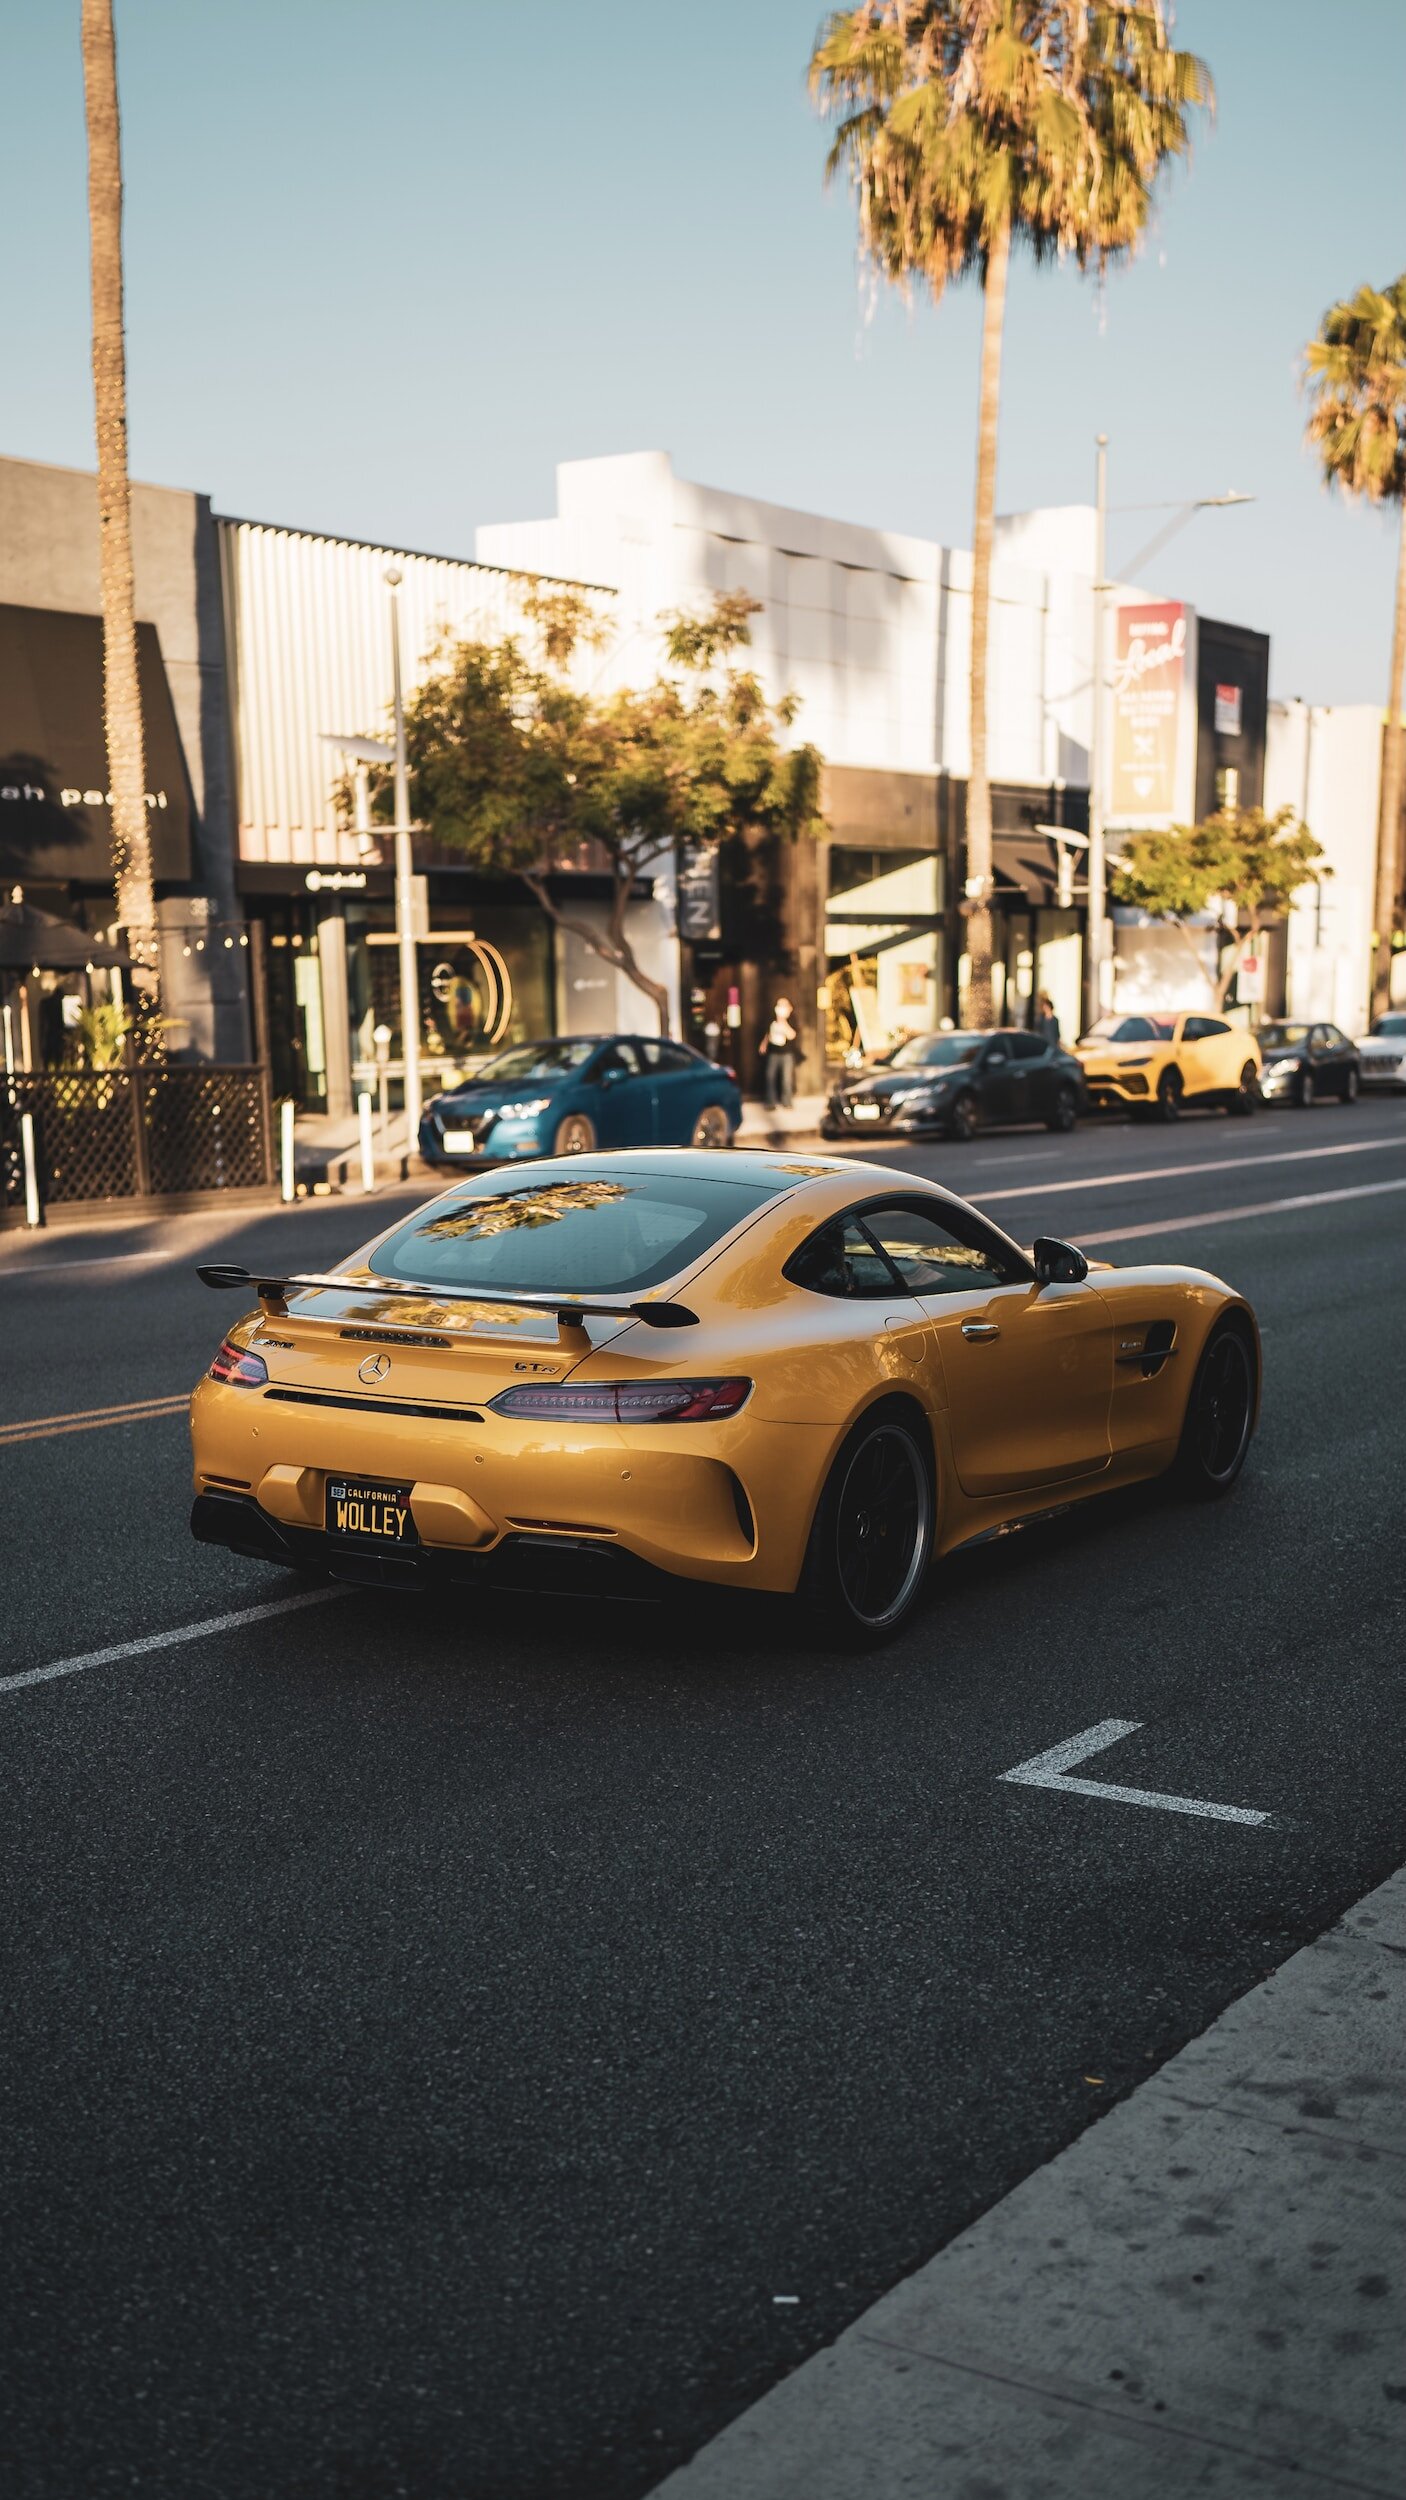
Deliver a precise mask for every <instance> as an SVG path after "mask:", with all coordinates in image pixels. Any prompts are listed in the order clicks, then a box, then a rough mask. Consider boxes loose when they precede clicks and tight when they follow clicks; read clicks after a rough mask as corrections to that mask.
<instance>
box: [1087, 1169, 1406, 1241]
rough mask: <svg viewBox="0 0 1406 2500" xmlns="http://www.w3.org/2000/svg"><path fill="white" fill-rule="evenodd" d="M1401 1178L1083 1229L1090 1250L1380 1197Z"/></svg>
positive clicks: (1405, 1186)
mask: <svg viewBox="0 0 1406 2500" xmlns="http://www.w3.org/2000/svg"><path fill="white" fill-rule="evenodd" d="M1393 1189H1406V1180H1402V1181H1364V1182H1363V1184H1362V1186H1361V1188H1360V1189H1318V1190H1314V1191H1312V1192H1310V1193H1309V1194H1308V1195H1307V1196H1306V1197H1302V1198H1261V1199H1260V1201H1259V1203H1258V1205H1256V1206H1252V1207H1210V1208H1208V1209H1207V1210H1206V1212H1205V1213H1204V1214H1203V1215H1164V1216H1163V1217H1162V1219H1161V1222H1160V1223H1157V1224H1124V1225H1121V1226H1120V1227H1119V1229H1118V1231H1117V1232H1113V1233H1083V1234H1081V1236H1080V1238H1081V1240H1083V1241H1086V1242H1087V1243H1088V1245H1089V1248H1090V1249H1091V1250H1096V1249H1101V1248H1102V1247H1103V1246H1104V1245H1105V1244H1106V1243H1107V1242H1110V1241H1148V1240H1151V1239H1153V1238H1154V1237H1155V1236H1156V1235H1158V1234H1160V1233H1199V1232H1200V1231H1201V1229H1202V1227H1203V1226H1204V1225H1207V1224H1243V1223H1244V1221H1245V1219H1246V1218H1247V1216H1251V1215H1291V1214H1292V1213H1293V1211H1294V1209H1295V1208H1296V1207H1340V1206H1342V1205H1343V1204H1344V1202H1345V1201H1346V1200H1347V1199H1349V1198H1382V1197H1385V1196H1386V1194H1387V1192H1388V1191H1389V1190H1393Z"/></svg>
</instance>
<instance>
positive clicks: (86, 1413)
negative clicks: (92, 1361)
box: [0, 1390, 190, 1449]
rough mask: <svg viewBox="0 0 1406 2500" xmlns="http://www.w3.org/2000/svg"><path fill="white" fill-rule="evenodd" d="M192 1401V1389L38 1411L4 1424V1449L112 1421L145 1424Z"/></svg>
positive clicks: (0, 1444)
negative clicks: (68, 1411)
mask: <svg viewBox="0 0 1406 2500" xmlns="http://www.w3.org/2000/svg"><path fill="white" fill-rule="evenodd" d="M189 1404H190V1393H189V1391H188V1390H186V1391H182V1393H181V1395H180V1396H179V1397H171V1398H137V1399H134V1400H133V1401H132V1402H131V1403H130V1404H129V1405H126V1406H93V1407H88V1408H85V1409H83V1410H81V1411H80V1412H78V1413H77V1414H73V1415H35V1416H30V1417H28V1418H26V1419H23V1420H21V1421H19V1422H17V1423H13V1424H0V1449H10V1448H12V1447H14V1446H15V1445H16V1444H17V1443H19V1442H21V1441H46V1440H53V1439H58V1438H59V1437H60V1436H61V1435H62V1434H64V1433H67V1432H99V1431H101V1430H102V1429H103V1427H104V1426H105V1425H108V1424H143V1423H148V1422H150V1421H151V1420H152V1419H153V1418H155V1417H156V1416H158V1415H178V1414H181V1413H182V1412H183V1411H184V1409H185V1408H186V1407H187V1406H189Z"/></svg>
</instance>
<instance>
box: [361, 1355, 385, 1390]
mask: <svg viewBox="0 0 1406 2500" xmlns="http://www.w3.org/2000/svg"><path fill="white" fill-rule="evenodd" d="M390 1367H391V1358H390V1356H389V1355H388V1354H368V1355H367V1357H366V1360H365V1362H364V1363H358V1364H357V1367H356V1376H357V1379H358V1380H364V1381H365V1382H366V1385H367V1387H368V1388H374V1387H375V1385H376V1383H377V1381H378V1380H384V1379H385V1376H386V1374H387V1372H388V1371H389V1370H390Z"/></svg>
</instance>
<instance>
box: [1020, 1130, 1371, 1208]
mask: <svg viewBox="0 0 1406 2500" xmlns="http://www.w3.org/2000/svg"><path fill="white" fill-rule="evenodd" d="M1401 1146H1406V1136H1403V1137H1355V1138H1354V1139H1353V1141H1352V1143H1351V1145H1350V1146H1289V1147H1286V1148H1285V1149H1284V1150H1283V1152H1282V1153H1277V1154H1268V1155H1265V1154H1259V1155H1209V1156H1206V1157H1204V1158H1203V1160H1202V1161H1201V1162H1200V1163H1159V1164H1155V1165H1153V1166H1152V1167H1151V1168H1150V1169H1149V1168H1148V1167H1147V1166H1146V1165H1139V1164H1133V1165H1131V1166H1130V1167H1129V1168H1128V1169H1127V1170H1126V1171H1122V1172H1098V1173H1096V1174H1095V1175H1094V1176H1093V1177H1092V1178H1091V1179H1087V1180H1081V1181H1037V1182H1036V1184H1035V1187H1034V1188H1033V1189H983V1190H975V1189H974V1190H973V1192H972V1195H973V1197H977V1198H980V1200H981V1202H982V1203H983V1205H985V1204H994V1203H995V1201H996V1200H997V1199H998V1198H1049V1197H1055V1198H1061V1197H1063V1196H1064V1194H1065V1192H1066V1190H1068V1191H1073V1190H1076V1189H1120V1188H1122V1187H1124V1186H1132V1185H1133V1184H1135V1183H1136V1182H1138V1181H1179V1180H1180V1179H1181V1177H1182V1175H1183V1173H1185V1172H1243V1171H1247V1170H1248V1169H1249V1168H1250V1167H1251V1165H1259V1164H1261V1163H1317V1162H1318V1161H1319V1160H1320V1159H1321V1158H1322V1157H1324V1156H1326V1155H1371V1154H1385V1153H1386V1152H1388V1151H1389V1149H1391V1148H1392V1147H1401Z"/></svg>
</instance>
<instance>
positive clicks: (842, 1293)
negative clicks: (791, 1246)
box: [782, 1217, 902, 1302]
mask: <svg viewBox="0 0 1406 2500" xmlns="http://www.w3.org/2000/svg"><path fill="white" fill-rule="evenodd" d="M782 1272H783V1274H784V1275H785V1276H786V1278H787V1281H788V1282H789V1283H790V1284H793V1285H804V1286H805V1288H806V1290H807V1292H809V1293H827V1294H831V1295H833V1296H834V1297H835V1299H836V1300H837V1301H843V1302H872V1301H876V1300H879V1299H882V1298H883V1297H885V1296H887V1298H888V1299H889V1300H890V1301H892V1299H893V1297H894V1295H895V1294H896V1293H898V1292H900V1291H901V1290H902V1288H901V1287H900V1286H899V1285H898V1283H897V1280H896V1279H895V1276H894V1272H893V1269H892V1268H891V1267H890V1266H889V1263H888V1261H887V1259H886V1258H885V1257H884V1255H883V1253H882V1251H881V1250H880V1249H879V1246H878V1244H877V1242H875V1241H873V1240H871V1239H870V1236H869V1234H868V1233H867V1232H866V1231H865V1229H864V1227H863V1225H862V1224H859V1223H856V1222H855V1221H854V1219H853V1218H852V1217H851V1218H850V1220H849V1221H848V1222H847V1223H840V1224H827V1225H826V1227H825V1229H824V1231H823V1232H819V1233H816V1234H814V1235H813V1236H812V1238H811V1239H810V1240H809V1241H808V1242H806V1243H804V1244H803V1246H802V1247H801V1248H800V1249H799V1250H798V1251H796V1253H795V1255H794V1257H792V1258H790V1259H788V1260H787V1262H786V1266H785V1268H784V1270H783V1271H782Z"/></svg>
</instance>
